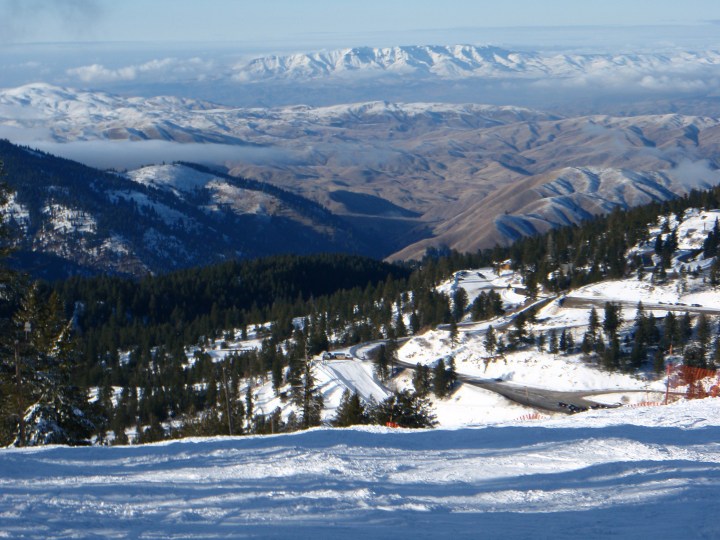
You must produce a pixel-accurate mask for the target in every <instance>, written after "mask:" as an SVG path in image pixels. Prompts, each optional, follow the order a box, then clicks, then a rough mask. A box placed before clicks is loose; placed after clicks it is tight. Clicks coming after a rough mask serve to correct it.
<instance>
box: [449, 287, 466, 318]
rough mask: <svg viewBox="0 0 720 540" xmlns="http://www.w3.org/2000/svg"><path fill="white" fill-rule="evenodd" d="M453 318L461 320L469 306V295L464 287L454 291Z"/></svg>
mask: <svg viewBox="0 0 720 540" xmlns="http://www.w3.org/2000/svg"><path fill="white" fill-rule="evenodd" d="M452 300H453V313H452V314H453V319H454V320H455V321H457V322H460V321H461V320H462V318H463V315H465V310H466V309H467V306H468V295H467V292H466V291H465V289H464V288H462V287H458V288H457V289H456V290H455V292H454V293H453V297H452Z"/></svg>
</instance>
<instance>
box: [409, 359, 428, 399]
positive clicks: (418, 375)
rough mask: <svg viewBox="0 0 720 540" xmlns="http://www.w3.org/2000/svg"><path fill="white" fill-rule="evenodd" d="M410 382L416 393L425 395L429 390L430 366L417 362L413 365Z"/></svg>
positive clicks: (421, 395)
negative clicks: (413, 369)
mask: <svg viewBox="0 0 720 540" xmlns="http://www.w3.org/2000/svg"><path fill="white" fill-rule="evenodd" d="M412 382H413V387H414V388H415V393H416V394H417V395H419V396H420V397H425V396H427V395H428V393H429V392H430V368H428V367H427V366H426V365H423V364H420V363H419V362H418V364H417V365H416V366H415V371H414V373H413V381H412Z"/></svg>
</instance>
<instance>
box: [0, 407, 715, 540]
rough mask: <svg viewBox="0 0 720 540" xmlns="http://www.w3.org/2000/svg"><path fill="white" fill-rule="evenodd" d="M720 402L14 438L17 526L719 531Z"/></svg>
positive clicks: (11, 485) (11, 497)
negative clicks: (39, 441) (500, 422)
mask: <svg viewBox="0 0 720 540" xmlns="http://www.w3.org/2000/svg"><path fill="white" fill-rule="evenodd" d="M718 419H720V402H718V401H717V400H714V401H713V400H704V401H698V402H693V403H688V404H676V405H672V406H669V407H655V408H650V409H635V410H612V411H595V412H592V413H587V414H583V415H580V416H576V417H573V418H572V419H569V418H566V417H562V418H560V419H554V420H547V421H540V422H538V421H536V422H531V423H525V424H520V423H516V424H512V425H506V426H496V427H486V428H482V429H459V430H454V431H453V430H430V431H416V432H409V431H404V430H395V431H392V430H387V429H384V428H375V429H374V430H365V431H362V430H354V429H347V430H330V429H318V430H314V431H309V432H304V433H298V434H293V435H276V436H271V437H245V438H224V439H207V440H186V441H179V442H172V443H168V444H160V445H149V446H141V447H115V448H63V447H54V448H52V447H51V448H42V449H5V450H0V471H1V472H2V474H1V476H0V537H7V538H21V537H27V538H93V537H94V538H97V537H103V538H294V539H304V538H308V539H309V538H313V539H326V538H350V539H354V538H358V539H367V538H394V539H398V538H400V539H402V538H421V539H422V538H447V537H452V538H454V539H461V538H473V539H475V538H510V539H513V538H529V537H532V538H534V539H543V538H548V539H550V538H552V539H558V538H588V539H592V538H606V537H611V536H612V537H619V538H624V539H625V538H637V539H643V540H644V539H647V538H716V537H717V520H716V519H715V516H714V513H713V512H712V510H711V508H712V505H713V504H714V502H715V501H717V500H718V499H719V498H720V444H719V443H718V440H720V429H719V428H718V424H719V423H720V420H718Z"/></svg>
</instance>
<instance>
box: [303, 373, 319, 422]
mask: <svg viewBox="0 0 720 540" xmlns="http://www.w3.org/2000/svg"><path fill="white" fill-rule="evenodd" d="M301 397H302V401H301V403H300V406H301V417H300V426H301V428H302V429H307V428H309V427H313V426H319V425H320V422H321V421H322V408H323V396H322V394H321V393H320V391H319V390H318V388H317V387H316V386H315V377H314V375H313V372H312V363H311V362H310V361H306V362H305V369H304V373H303V381H302V395H301Z"/></svg>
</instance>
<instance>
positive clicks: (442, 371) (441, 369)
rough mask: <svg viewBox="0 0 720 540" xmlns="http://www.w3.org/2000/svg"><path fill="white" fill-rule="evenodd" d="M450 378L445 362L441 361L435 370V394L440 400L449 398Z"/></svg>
mask: <svg viewBox="0 0 720 540" xmlns="http://www.w3.org/2000/svg"><path fill="white" fill-rule="evenodd" d="M449 386H450V378H449V376H448V372H447V369H446V367H445V361H444V360H442V359H440V360H438V362H437V364H435V367H434V368H433V392H435V395H436V396H437V397H439V398H444V397H445V396H447V393H448V388H449Z"/></svg>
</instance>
